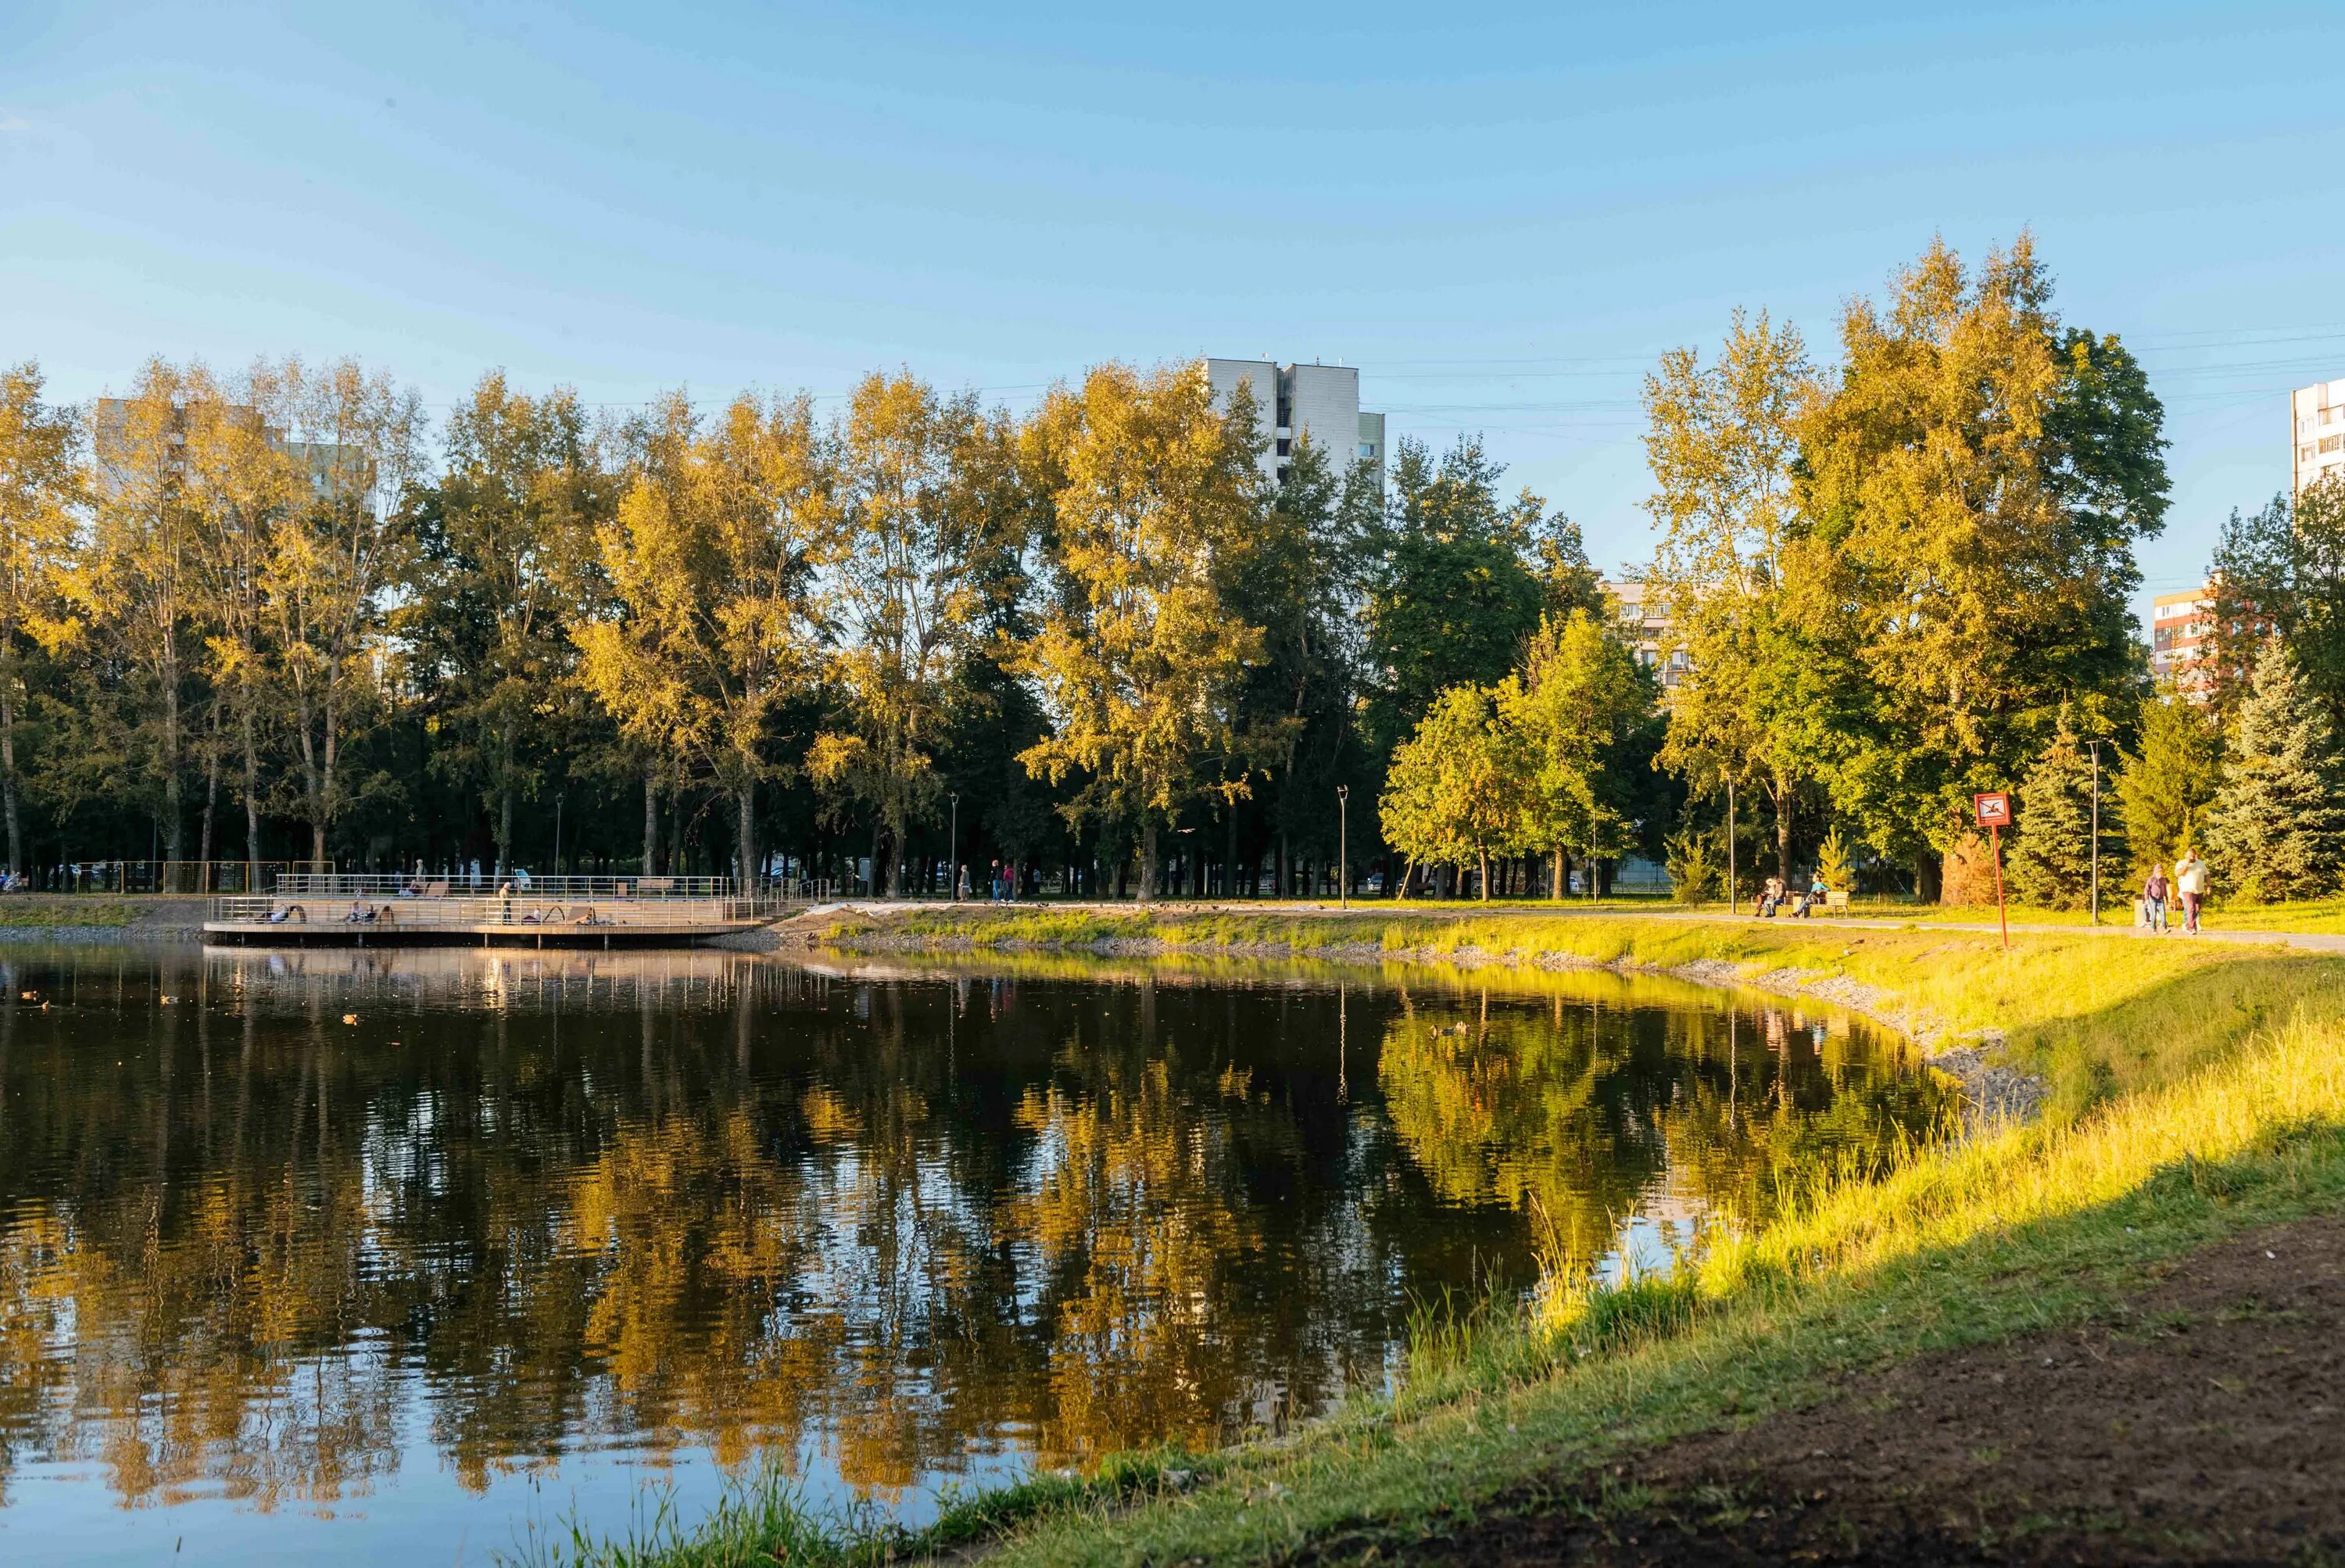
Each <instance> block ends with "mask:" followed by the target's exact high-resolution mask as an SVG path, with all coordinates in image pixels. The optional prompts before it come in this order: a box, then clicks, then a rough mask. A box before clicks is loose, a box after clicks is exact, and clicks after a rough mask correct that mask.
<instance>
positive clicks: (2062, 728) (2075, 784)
mask: <svg viewBox="0 0 2345 1568" xmlns="http://www.w3.org/2000/svg"><path fill="white" fill-rule="evenodd" d="M2092 789H2093V776H2092V764H2091V762H2090V760H2089V759H2087V758H2086V755H2085V748H2083V747H2081V746H2079V745H2077V744H2076V731H2075V730H2073V729H2071V728H2069V725H2068V720H2067V718H2066V717H2065V716H2063V717H2062V718H2061V720H2060V723H2059V728H2057V729H2056V730H2055V731H2054V732H2053V736H2052V738H2051V740H2050V741H2049V742H2047V743H2046V746H2045V748H2044V749H2043V751H2042V752H2041V753H2039V754H2038V755H2037V757H2036V759H2035V766H2034V767H2033V768H2032V769H2029V770H2028V774H2027V779H2026V781H2025V783H2023V784H2021V785H2020V787H2019V802H2018V806H2019V809H2018V811H2017V812H2016V817H2017V820H2016V821H2015V823H2014V824H2013V825H2014V827H2015V829H2016V831H2015V833H2014V834H2013V835H2012V840H2011V844H2010V849H2009V853H2008V854H2007V856H2006V857H2005V879H2006V880H2007V881H2008V882H2009V885H2010V888H2011V892H2012V896H2013V897H2014V898H2016V899H2017V900H2019V901H2020V902H2022V903H2027V904H2034V905H2036V906H2037V907H2038V908H2041V909H2052V910H2067V909H2082V908H2083V907H2084V906H2085V903H2086V895H2087V894H2088V893H2089V892H2090V891H2091V889H2092V877H2093V871H2092V857H2093V841H2092Z"/></svg>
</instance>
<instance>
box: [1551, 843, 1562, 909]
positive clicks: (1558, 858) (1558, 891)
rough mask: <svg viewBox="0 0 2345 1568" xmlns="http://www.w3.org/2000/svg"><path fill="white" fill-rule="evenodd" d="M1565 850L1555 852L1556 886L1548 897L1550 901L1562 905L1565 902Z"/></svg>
mask: <svg viewBox="0 0 2345 1568" xmlns="http://www.w3.org/2000/svg"><path fill="white" fill-rule="evenodd" d="M1563 889H1564V881H1563V850H1561V849H1558V850H1556V851H1555V886H1554V887H1552V888H1550V889H1548V899H1549V900H1550V901H1552V902H1555V903H1561V902H1562V901H1563Z"/></svg>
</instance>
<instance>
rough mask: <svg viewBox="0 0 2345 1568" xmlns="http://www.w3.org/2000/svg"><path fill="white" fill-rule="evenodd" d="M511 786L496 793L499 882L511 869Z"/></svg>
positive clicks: (503, 787)
mask: <svg viewBox="0 0 2345 1568" xmlns="http://www.w3.org/2000/svg"><path fill="white" fill-rule="evenodd" d="M512 869H513V786H512V785H511V784H505V785H503V786H502V787H501V788H500V789H498V791H497V881H500V882H502V881H504V880H505V873H506V872H508V871H511V870H512Z"/></svg>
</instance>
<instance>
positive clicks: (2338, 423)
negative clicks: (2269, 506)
mask: <svg viewBox="0 0 2345 1568" xmlns="http://www.w3.org/2000/svg"><path fill="white" fill-rule="evenodd" d="M2289 419H2290V422H2291V423H2292V425H2293V427H2294V433H2295V443H2294V446H2293V449H2292V453H2293V454H2292V457H2291V460H2290V462H2289V473H2290V479H2291V481H2292V483H2291V484H2289V494H2291V495H2301V494H2304V492H2305V489H2306V487H2307V486H2309V485H2310V484H2312V483H2313V482H2314V481H2315V480H2318V479H2320V478H2323V477H2325V476H2327V475H2328V474H2330V473H2336V472H2338V471H2339V470H2340V469H2345V379H2340V380H2338V381H2333V382H2318V383H2316V384H2314V385H2312V386H2309V387H2299V388H2298V389H2297V390H2296V391H2295V392H2293V393H2291V394H2290V395H2289Z"/></svg>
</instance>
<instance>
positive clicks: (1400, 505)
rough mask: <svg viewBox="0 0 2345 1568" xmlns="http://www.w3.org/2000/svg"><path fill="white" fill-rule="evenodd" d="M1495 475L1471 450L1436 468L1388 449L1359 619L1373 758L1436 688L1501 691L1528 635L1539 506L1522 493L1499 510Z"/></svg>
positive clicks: (1535, 605)
mask: <svg viewBox="0 0 2345 1568" xmlns="http://www.w3.org/2000/svg"><path fill="white" fill-rule="evenodd" d="M1505 472H1506V470H1505V469H1504V468H1503V467H1502V466H1501V465H1500V464H1498V463H1494V462H1492V461H1491V460H1490V458H1489V457H1488V456H1487V454H1486V453H1484V452H1483V450H1482V444H1481V443H1480V442H1479V441H1478V440H1476V439H1472V438H1461V439H1460V440H1459V441H1458V443H1457V445H1456V446H1454V447H1452V448H1451V449H1450V450H1449V452H1448V453H1446V454H1445V455H1443V456H1442V458H1441V459H1440V460H1439V461H1438V462H1436V461H1435V460H1434V458H1433V456H1432V454H1431V453H1428V452H1427V451H1426V449H1425V447H1424V446H1423V444H1422V443H1417V442H1415V441H1412V440H1409V439H1407V438H1406V437H1404V438H1402V439H1401V440H1400V441H1399V442H1397V443H1395V445H1394V447H1393V467H1392V475H1391V484H1392V501H1391V505H1390V508H1389V514H1388V515H1387V517H1386V521H1385V523H1384V524H1383V526H1382V527H1381V528H1379V529H1378V531H1377V535H1376V540H1375V542H1374V543H1375V554H1376V561H1375V565H1374V567H1373V569H1372V574H1371V579H1370V586H1369V591H1368V594H1367V599H1366V605H1365V621H1366V628H1367V662H1368V665H1369V667H1371V668H1372V669H1373V670H1375V671H1376V691H1375V694H1374V698H1373V701H1372V702H1371V704H1370V709H1369V723H1370V728H1371V730H1372V735H1373V739H1374V742H1375V743H1376V745H1378V746H1380V747H1384V746H1390V745H1391V744H1393V742H1395V741H1396V740H1397V739H1398V738H1401V737H1402V736H1405V735H1406V734H1407V733H1409V731H1410V730H1411V729H1412V728H1415V727H1416V721H1417V720H1418V718H1421V717H1422V716H1423V715H1424V714H1425V713H1426V710H1427V709H1428V708H1430V707H1431V706H1432V704H1433V700H1434V698H1435V697H1436V696H1437V695H1438V694H1440V693H1441V692H1442V691H1444V690H1446V689H1447V688H1448V687H1453V686H1457V685H1459V684H1461V683H1478V684H1481V685H1484V686H1488V685H1492V684H1495V683H1496V682H1497V681H1499V680H1502V679H1504V678H1505V677H1506V674H1507V671H1508V670H1509V669H1511V668H1512V667H1514V663H1515V659H1516V657H1517V656H1518V654H1520V652H1521V651H1522V644H1523V639H1524V638H1525V637H1527V636H1529V635H1530V634H1531V633H1532V632H1533V631H1534V630H1536V629H1537V628H1538V618H1539V612H1540V610H1541V608H1542V607H1543V606H1544V605H1545V603H1546V587H1545V585H1544V583H1543V582H1542V580H1541V577H1540V573H1539V570H1538V545H1539V543H1540V536H1541V533H1542V530H1543V528H1544V526H1545V524H1546V503H1545V502H1544V501H1542V500H1540V499H1539V498H1538V496H1536V495H1533V494H1530V493H1529V492H1528V491H1526V492H1524V493H1523V494H1521V495H1519V496H1518V497H1517V498H1516V499H1515V500H1514V502H1512V503H1511V504H1508V503H1503V502H1501V500H1500V499H1499V496H1498V481H1499V479H1500V477H1501V476H1502V475H1503V474H1504V473H1505Z"/></svg>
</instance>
